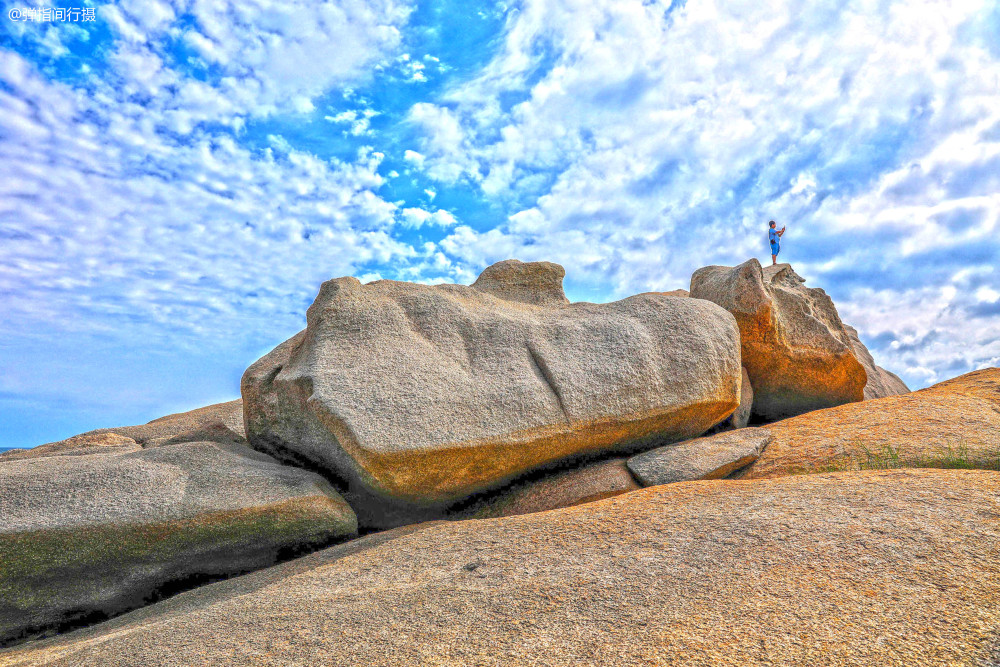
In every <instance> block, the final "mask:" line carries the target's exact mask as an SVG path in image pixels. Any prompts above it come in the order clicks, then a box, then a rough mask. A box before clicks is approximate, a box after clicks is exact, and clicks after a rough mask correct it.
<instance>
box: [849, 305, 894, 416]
mask: <svg viewBox="0 0 1000 667" xmlns="http://www.w3.org/2000/svg"><path fill="white" fill-rule="evenodd" d="M844 329H846V330H847V335H848V336H850V338H851V347H852V348H854V356H856V357H857V358H858V361H860V362H861V365H862V366H864V367H865V373H866V374H867V375H868V382H867V383H866V384H865V400H866V401H870V400H871V399H873V398H884V397H885V396H895V395H897V394H905V393H907V392H908V391H910V388H909V387H907V386H906V383H905V382H903V381H902V380H901V379H900V378H899V376H898V375H896V374H895V373H891V372H889V371H887V370H885V369H884V368H882V367H881V366H877V365H876V364H875V358H874V357H872V353H871V352H869V351H868V348H867V347H865V344H864V343H862V342H861V338H860V337H859V336H858V330H857V329H855V328H854V327H852V326H850V325H849V324H845V325H844Z"/></svg>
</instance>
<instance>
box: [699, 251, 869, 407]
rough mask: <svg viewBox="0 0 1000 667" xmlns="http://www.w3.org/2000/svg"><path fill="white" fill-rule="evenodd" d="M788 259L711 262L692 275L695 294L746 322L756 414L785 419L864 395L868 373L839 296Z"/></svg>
mask: <svg viewBox="0 0 1000 667" xmlns="http://www.w3.org/2000/svg"><path fill="white" fill-rule="evenodd" d="M803 282H805V281H804V280H803V279H802V278H801V277H799V276H798V275H797V274H796V273H795V272H794V271H793V270H792V267H791V266H789V265H788V264H779V265H777V266H773V267H767V268H766V269H762V268H761V265H760V263H759V262H758V261H757V260H756V259H751V260H749V261H748V262H745V263H743V264H741V265H739V266H736V267H729V266H707V267H705V268H702V269H698V270H697V271H695V273H694V275H693V276H692V277H691V297H692V298H695V299H707V300H708V301H712V302H714V303H717V304H718V305H720V306H722V307H723V308H725V309H726V310H728V311H729V312H730V313H732V314H733V315H734V316H735V318H736V323H737V325H738V326H739V328H740V340H741V350H742V355H743V365H744V367H746V369H747V374H748V375H749V376H750V384H751V385H752V386H753V392H754V399H753V414H754V416H756V417H758V418H762V419H766V420H775V419H783V418H785V417H789V416H792V415H797V414H801V413H803V412H808V411H810V410H818V409H820V408H828V407H831V406H834V405H841V404H844V403H850V402H852V401H860V400H863V399H864V390H865V384H866V383H867V381H868V376H867V374H866V372H865V369H864V366H862V364H861V362H859V361H858V359H857V357H856V356H855V353H854V348H853V345H852V342H851V338H850V335H849V334H848V332H847V330H846V328H845V327H844V324H843V322H841V321H840V316H839V315H838V314H837V309H836V307H835V306H834V305H833V301H832V300H831V299H830V297H829V296H827V294H826V292H824V291H823V290H821V289H816V288H808V287H805V286H804V285H803Z"/></svg>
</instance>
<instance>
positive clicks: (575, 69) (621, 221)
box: [0, 0, 1000, 446]
mask: <svg viewBox="0 0 1000 667" xmlns="http://www.w3.org/2000/svg"><path fill="white" fill-rule="evenodd" d="M2 4H3V8H4V10H3V11H4V15H3V17H2V18H0V446H23V445H33V444H38V443H41V442H46V441H50V440H56V439H60V438H63V437H66V436H69V435H72V434H74V433H78V432H81V431H84V430H88V429H91V428H96V427H100V426H111V425H119V424H129V423H139V422H145V421H148V420H149V419H152V418H154V417H157V416H160V415H163V414H166V413H169V412H174V411H178V410H184V409H190V408H194V407H198V406H200V405H205V404H207V403H211V402H215V401H221V400H228V399H231V398H235V397H236V396H238V393H239V377H240V375H241V374H242V371H243V369H244V368H245V367H246V366H247V365H248V364H249V363H250V362H252V361H253V360H255V359H256V358H258V357H259V356H260V355H262V354H263V353H265V352H267V351H268V350H269V349H270V348H271V347H273V346H274V345H276V344H277V343H279V342H280V341H282V340H284V339H285V338H287V337H289V336H290V335H292V334H294V333H295V332H296V331H298V330H299V329H300V328H302V326H303V325H304V313H305V309H306V307H307V306H308V304H309V303H310V302H311V300H312V298H313V297H314V296H315V294H316V291H317V288H318V286H319V284H320V283H321V282H322V281H323V280H325V279H328V278H331V277H336V276H341V275H349V274H350V275H356V276H358V277H359V278H361V279H362V280H372V279H376V278H379V277H381V278H393V279H402V280H419V281H427V282H441V281H447V282H461V283H468V282H471V281H472V280H473V279H474V278H475V276H476V275H477V274H478V272H479V271H480V270H481V269H482V268H483V267H485V266H486V265H488V264H489V263H491V262H494V261H497V260H501V259H505V258H508V257H517V258H519V259H522V260H536V259H545V260H551V261H556V262H559V263H561V264H563V265H565V266H566V268H567V273H568V275H567V284H566V286H567V292H568V294H569V296H570V298H571V299H573V300H589V301H608V300H614V299H617V298H621V297H624V296H627V295H629V294H634V293H636V292H641V291H648V290H666V289H674V288H678V287H686V286H687V284H688V280H689V277H690V274H691V273H692V271H694V270H695V269H696V268H698V267H700V266H704V265H708V264H733V263H738V262H741V261H744V260H746V259H747V258H749V257H758V258H759V259H761V260H762V261H767V260H768V254H769V253H768V249H767V244H766V235H765V225H766V222H767V220H768V219H770V218H774V219H777V220H778V221H779V222H780V223H781V224H782V225H787V227H788V233H787V234H786V236H785V241H784V244H783V258H784V259H786V260H787V261H790V262H791V263H792V264H793V265H794V266H795V268H796V270H797V271H798V272H799V273H800V274H802V275H803V276H805V277H807V279H808V281H809V284H810V285H812V286H819V287H823V288H824V289H826V290H827V291H828V292H829V293H830V294H831V295H832V296H833V297H834V300H835V301H836V303H837V304H838V307H839V309H840V312H841V315H842V316H843V318H844V319H845V321H847V322H849V323H851V324H854V325H855V326H856V327H858V329H859V330H860V331H861V334H862V338H863V339H864V341H865V342H866V343H867V344H868V345H869V347H870V348H871V349H872V351H873V353H874V354H875V357H876V359H877V360H878V361H879V362H880V363H881V364H882V365H884V366H886V367H888V368H889V369H891V370H893V371H896V372H897V373H899V374H900V375H901V376H902V377H903V378H904V379H905V380H906V381H907V382H908V383H909V384H910V385H911V386H912V387H922V386H926V385H928V384H931V383H934V382H936V381H939V380H941V379H945V378H948V377H952V376H954V375H957V374H960V373H964V372H966V371H969V370H973V369H975V368H981V367H985V366H996V365H1000V4H998V3H997V2H996V1H995V0H985V1H982V0H946V1H936V0H907V1H905V2H903V1H899V2H893V1H892V0H878V1H874V0H872V1H855V0H800V1H783V0H746V1H744V0H726V1H722V0H687V2H684V1H683V0H681V1H676V0H675V1H672V2H671V1H663V2H656V1H653V0H519V1H513V2H510V3H485V2H478V1H477V0H436V1H430V2H429V1H424V0H419V1H417V2H415V3H413V2H406V1H405V0H333V1H326V2H319V1H312V0H239V1H238V2H237V1H235V0H232V1H229V0H212V1H208V0H121V1H119V2H111V3H105V2H100V1H94V2H84V3H82V4H79V3H77V4H72V3H57V4H54V5H49V7H53V8H79V9H81V10H82V9H86V8H92V9H94V10H95V11H94V12H93V14H94V20H93V21H83V20H82V16H83V12H82V11H81V12H80V16H79V19H80V20H63V21H49V22H43V21H26V20H12V16H16V15H17V14H18V13H19V11H18V10H23V9H26V8H27V7H29V6H31V5H27V4H25V3H22V2H18V1H11V0H3V2H2ZM34 6H36V7H37V6H38V5H34ZM43 6H44V5H43ZM12 10H13V11H12ZM20 13H22V14H23V12H20ZM70 16H72V15H70Z"/></svg>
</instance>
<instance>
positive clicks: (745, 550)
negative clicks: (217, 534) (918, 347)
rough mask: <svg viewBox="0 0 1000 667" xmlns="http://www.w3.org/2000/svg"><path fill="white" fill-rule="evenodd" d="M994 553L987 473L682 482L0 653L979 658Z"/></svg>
mask: <svg viewBox="0 0 1000 667" xmlns="http://www.w3.org/2000/svg"><path fill="white" fill-rule="evenodd" d="M998 549H1000V473H996V472H984V471H955V470H951V471H940V470H919V471H912V470H908V471H889V472H865V473H838V474H825V475H801V476H794V477H784V478H780V479H773V480H754V481H727V480H720V481H704V482H687V483H682V484H671V485H666V486H658V487H653V488H650V489H644V490H641V491H635V492H633V493H629V494H626V495H622V496H618V497H616V498H612V499H609V500H604V501H600V502H597V503H591V504H587V505H581V506H579V507H574V508H569V509H563V510H556V511H552V512H543V513H540V514H530V515H525V516H519V517H510V518H503V519H490V520H484V521H463V522H455V523H445V524H436V525H429V526H427V525H424V526H417V527H411V528H408V529H400V530H398V531H392V532H389V533H383V534H377V535H371V536H369V537H366V538H362V539H361V540H356V541H354V542H350V543H347V544H344V545H341V546H337V547H333V548H331V549H327V550H324V551H322V552H319V553H316V554H312V555H310V556H307V557H305V558H303V559H300V560H298V561H295V562H291V563H287V564H284V565H281V566H278V567H274V568H271V569H268V570H264V571H262V572H258V573H255V574H251V575H248V576H245V577H240V578H238V579H233V580H230V581H226V582H221V583H218V584H213V585H210V586H207V587H204V588H202V589H199V590H196V591H192V592H189V593H185V594H183V595H180V596H177V597H175V598H172V599H170V600H167V601H164V602H162V603H159V604H156V605H154V606H152V607H149V608H146V609H142V610H139V611H136V612H133V613H130V614H128V615H126V616H123V617H121V618H118V619H114V620H112V621H110V622H107V623H104V624H102V625H100V626H98V627H95V628H92V629H88V630H84V631H80V632H76V633H73V634H70V635H67V636H63V637H58V638H54V639H52V640H46V641H43V642H40V643H38V644H34V645H30V646H23V647H19V648H16V649H15V650H13V651H8V652H6V653H0V665H5V666H8V667H14V666H21V665H35V664H47V665H52V666H53V667H55V666H63V665H65V666H67V667H68V666H70V665H73V666H75V665H103V666H105V667H114V666H116V665H194V664H197V665H226V666H227V667H229V666H231V665H232V666H238V665H256V666H261V665H281V666H282V667H294V666H297V665H301V666H306V665H315V664H318V663H322V664H324V665H331V666H336V665H345V666H346V665H372V666H378V665H500V664H503V665H609V666H611V665H646V664H649V665H678V666H679V665H684V666H691V665H694V666H698V665H705V666H707V665H713V666H718V665H740V666H741V667H742V666H745V665H763V664H767V665H789V666H791V665H889V666H899V667H903V666H905V667H917V666H923V665H928V666H929V665H977V664H981V665H989V664H994V661H995V659H996V658H997V657H1000V655H997V654H993V658H991V657H990V655H991V651H992V650H993V649H991V647H993V646H996V643H995V642H996V641H997V639H998V636H997V629H998V627H1000V558H998V557H997V554H998Z"/></svg>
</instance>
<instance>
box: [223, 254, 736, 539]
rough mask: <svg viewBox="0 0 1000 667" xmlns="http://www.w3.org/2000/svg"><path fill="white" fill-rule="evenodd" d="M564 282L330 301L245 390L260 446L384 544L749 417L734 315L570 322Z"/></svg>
mask: <svg viewBox="0 0 1000 667" xmlns="http://www.w3.org/2000/svg"><path fill="white" fill-rule="evenodd" d="M508 279H509V280H510V284H509V285H508V284H506V283H505V281H506V280H508ZM561 279H562V269H561V267H558V266H556V265H553V264H548V263H538V264H533V263H532V264H522V263H520V262H515V261H510V262H503V263H501V264H500V265H496V266H493V267H490V268H489V269H487V270H486V271H484V272H483V275H482V276H481V277H480V279H479V280H478V281H477V282H476V284H475V285H473V286H464V285H434V286H430V285H418V284H412V283H402V282H394V281H388V280H381V281H377V282H373V283H369V284H367V285H362V284H361V283H360V282H358V281H357V280H356V279H355V278H339V279H336V280H331V281H329V282H327V283H324V284H323V286H322V288H321V289H320V292H319V296H317V298H316V301H315V302H314V303H313V305H312V306H311V307H310V308H309V311H308V314H307V328H306V330H305V331H303V332H301V333H300V334H299V335H297V336H295V337H294V338H292V339H290V340H288V341H286V342H285V343H283V344H282V345H280V346H278V347H277V348H276V349H275V350H274V351H273V352H271V353H270V354H268V355H267V356H265V357H264V358H263V359H261V360H260V361H258V362H257V363H255V364H254V365H253V366H251V367H250V368H249V369H248V370H247V372H246V373H245V374H244V376H243V383H242V391H243V399H244V410H245V421H246V426H247V435H248V438H249V440H250V443H251V445H252V446H253V447H255V448H258V449H260V450H262V451H265V452H268V453H273V454H275V455H277V456H279V457H282V458H285V459H290V460H293V461H295V462H297V463H299V464H302V465H307V466H311V467H315V468H317V469H321V470H323V471H325V472H326V473H327V474H329V475H330V476H332V477H335V478H337V479H338V480H340V481H341V482H343V483H344V484H345V485H346V487H347V489H348V491H347V493H346V497H347V499H348V501H349V502H350V503H351V505H352V506H353V507H354V508H355V510H356V511H358V514H359V520H360V521H361V522H362V525H368V526H382V527H384V526H390V525H398V524H401V523H407V522H413V521H415V520H418V519H423V518H429V517H433V516H438V515H440V514H439V512H440V510H441V509H442V508H444V507H447V506H448V505H449V504H452V503H454V502H456V501H459V500H461V499H463V498H466V497H468V496H470V495H471V494H474V493H478V492H482V491H485V490H488V489H492V488H495V487H497V486H500V485H502V484H503V483H505V482H506V481H508V480H510V479H512V478H514V477H516V476H519V475H521V474H523V473H525V472H526V471H530V470H532V469H534V468H537V467H539V466H543V465H546V464H549V463H552V462H554V461H558V460H561V459H566V458H568V457H577V456H581V455H586V454H593V453H598V452H606V451H634V450H636V449H638V448H644V447H645V448H648V447H651V446H656V445H658V444H663V443H666V442H673V441H678V440H685V439H688V438H691V437H694V436H697V435H700V434H702V433H704V432H705V431H706V430H707V429H708V428H710V427H711V426H712V425H714V424H716V423H718V422H719V421H720V420H721V419H723V418H725V417H726V416H728V415H729V414H731V413H732V412H733V410H735V409H736V407H737V406H738V405H739V384H740V358H739V332H738V330H737V328H736V324H735V322H734V321H733V318H732V316H730V315H729V314H728V313H726V312H725V311H724V310H722V309H721V308H719V307H718V306H716V305H715V304H712V303H708V302H707V301H696V300H693V299H688V298H680V297H670V296H663V295H658V294H640V295H637V296H633V297H629V298H627V299H624V300H622V301H617V302H614V303H609V304H592V303H574V304H570V303H567V302H566V300H565V296H563V295H562V289H561V285H560V282H561ZM533 290H537V293H533Z"/></svg>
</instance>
